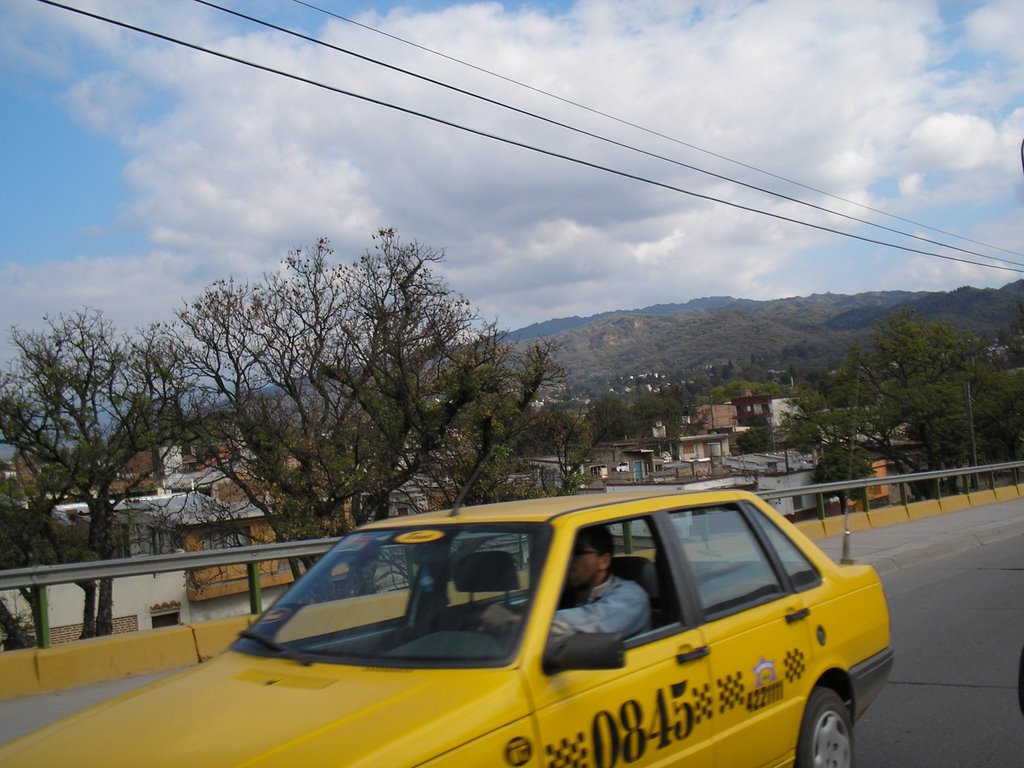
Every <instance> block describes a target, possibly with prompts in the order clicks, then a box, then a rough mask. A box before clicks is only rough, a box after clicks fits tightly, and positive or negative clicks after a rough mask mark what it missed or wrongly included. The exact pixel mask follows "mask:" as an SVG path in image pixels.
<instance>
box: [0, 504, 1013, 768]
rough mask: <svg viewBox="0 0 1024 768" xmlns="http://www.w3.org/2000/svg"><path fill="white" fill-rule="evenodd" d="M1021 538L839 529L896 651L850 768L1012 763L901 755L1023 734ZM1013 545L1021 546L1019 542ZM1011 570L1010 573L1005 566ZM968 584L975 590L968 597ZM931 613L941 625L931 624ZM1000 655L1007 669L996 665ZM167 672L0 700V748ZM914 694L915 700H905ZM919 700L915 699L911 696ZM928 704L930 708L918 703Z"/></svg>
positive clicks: (998, 508) (960, 517)
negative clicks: (968, 672) (887, 620)
mask: <svg viewBox="0 0 1024 768" xmlns="http://www.w3.org/2000/svg"><path fill="white" fill-rule="evenodd" d="M843 538H844V537H843V536H835V537H830V538H827V539H824V540H822V541H820V542H818V543H819V545H820V546H821V547H822V548H823V549H824V550H825V551H826V552H827V553H828V554H829V555H831V556H832V557H833V558H835V559H837V560H838V559H840V557H841V556H842V554H843V551H842V550H843ZM1022 541H1024V500H1019V501H1012V502H1004V503H1001V504H991V505H987V506H984V507H979V508H977V509H972V510H965V511H963V512H956V513H952V514H949V515H942V516H939V517H935V518H931V519H929V520H923V521H919V522H914V523H907V524H904V525H899V526H891V527H888V528H880V529H877V530H871V531H857V532H855V533H853V534H851V535H850V539H849V554H850V555H851V556H852V557H853V559H854V560H856V561H858V562H865V563H871V564H872V565H874V566H875V567H876V568H877V569H878V570H879V572H880V573H881V574H882V575H883V579H884V580H885V583H886V591H887V594H888V595H889V598H890V601H891V602H892V604H893V609H894V610H893V633H894V638H895V641H896V647H897V662H896V666H895V668H894V674H893V683H892V684H891V685H890V686H888V687H887V688H886V690H885V691H883V693H882V695H881V696H880V697H879V700H878V701H877V702H876V703H875V705H874V707H873V708H872V709H871V710H869V712H868V714H867V716H866V717H865V718H864V719H863V720H862V721H861V723H859V724H858V726H857V735H858V738H859V739H860V744H859V747H858V754H859V755H860V757H861V760H862V763H861V768H887V767H888V766H892V767H893V768H896V767H897V766H898V767H899V768H914V766H928V767H929V768H932V767H933V766H936V767H939V766H961V765H964V766H965V765H972V766H974V765H985V766H988V765H990V766H1000V765H1007V766H1013V767H1014V768H1019V766H1021V765H1024V743H1021V744H1020V748H1019V751H1018V752H1017V759H1016V760H1015V762H1012V763H1001V762H998V760H999V759H1001V758H1000V757H999V756H998V755H995V754H994V753H993V756H992V759H993V760H997V762H978V761H977V760H974V759H971V760H966V759H965V760H953V761H950V760H946V759H939V760H938V761H937V762H914V761H913V759H912V758H914V759H916V754H917V753H918V751H919V748H918V747H917V746H913V745H915V744H918V743H919V742H921V741H925V742H932V741H934V742H935V743H936V744H947V742H949V743H950V745H949V747H948V748H949V749H950V750H951V751H950V752H949V754H950V755H953V754H956V755H961V754H965V753H963V752H962V751H958V750H957V749H956V748H955V745H954V744H953V743H952V742H954V741H956V740H959V739H960V738H961V737H960V736H958V735H957V734H960V735H963V734H964V733H966V732H967V731H970V736H971V739H970V740H969V741H963V743H964V744H974V745H976V744H978V743H982V744H984V743H986V742H989V741H991V742H993V743H994V742H997V741H999V740H1000V739H1004V737H1005V734H1004V733H1003V731H1004V730H1006V729H1009V730H1010V731H1012V736H1013V738H1016V737H1017V736H1019V735H1020V734H1021V733H1024V719H1022V718H1021V717H1020V712H1019V710H1017V709H1016V691H1015V689H1013V688H1012V687H1011V686H1010V685H1009V683H1008V681H1007V679H1005V676H1006V673H1007V671H1010V672H1012V675H1011V677H1012V680H1014V681H1015V680H1016V678H1015V677H1013V675H1015V674H1016V667H1015V666H1013V665H1015V664H1016V660H1017V658H1018V654H1019V652H1020V646H1021V641H1022V640H1024V637H1022V636H1021V635H1016V636H1011V635H1012V632H1008V631H1007V627H1008V626H1009V625H1006V626H1004V625H1003V624H1002V623H1001V622H1002V621H1003V619H1005V617H1006V615H1007V614H1004V615H1003V616H1002V618H1000V616H999V615H998V614H999V612H1000V610H1002V609H1006V610H1008V611H1012V612H1013V615H1014V616H1016V619H1019V618H1020V617H1019V616H1017V614H1020V613H1021V606H1022V605H1024V602H1022V600H1021V596H1022V595H1024V554H1021V555H1020V558H1019V559H1015V558H1017V555H1016V554H1013V552H1014V550H1013V549H1012V547H1013V546H1016V545H1020V544H1021V543H1022ZM1002 542H1006V544H1007V546H1010V547H1011V549H1010V550H1009V552H1010V553H1009V554H1006V555H1005V557H1004V555H1003V550H1002V549H993V548H992V547H995V546H996V545H997V544H998V545H1000V546H1001V544H1000V543H1002ZM1021 552H1022V553H1024V546H1022V547H1021ZM990 554H991V555H994V556H995V557H996V563H995V564H994V565H993V566H991V567H988V566H980V565H977V564H973V565H972V564H970V563H971V562H973V561H970V560H969V561H967V564H965V563H964V562H961V561H959V560H956V559H955V558H949V561H950V563H951V564H946V563H945V560H946V559H947V558H948V556H950V555H956V556H963V557H967V558H971V557H972V555H974V556H980V557H981V558H983V559H984V558H986V557H988V556H989V555H990ZM936 558H943V560H936ZM1013 563H1016V564H1017V565H1012V564H1013ZM1017 566H1020V568H1021V570H1019V571H1014V570H1013V569H1014V568H1016V567H1017ZM965 572H967V573H968V575H965ZM997 574H1003V576H1004V578H997V577H996V575H997ZM929 585H931V587H932V588H931V589H929V588H928V587H929ZM972 590H978V594H977V595H975V594H974V593H973V591H972ZM947 594H955V595H956V596H957V599H959V600H961V601H962V602H963V604H964V607H963V608H957V609H953V608H951V607H950V605H951V603H949V602H948V601H947V600H946V597H945V596H946V595H947ZM928 610H931V611H933V612H934V613H935V616H933V617H932V619H931V620H928V621H925V620H924V619H923V617H924V616H925V615H926V613H927V611H928ZM943 618H944V619H945V621H943V620H940V619H943ZM968 626H974V627H977V628H978V629H979V632H978V633H973V632H972V633H968V632H962V631H961V630H963V629H964V628H965V627H968ZM1010 657H1012V659H1013V665H1011V664H1010V661H1009V660H1008V659H1009V658H1010ZM965 658H968V659H974V660H978V659H989V660H991V661H993V662H994V667H992V668H991V669H989V670H988V672H986V673H985V674H986V675H987V677H984V678H983V679H981V678H979V679H978V680H975V681H971V680H967V679H965V678H963V676H962V675H961V674H960V673H959V672H957V673H956V674H954V673H953V672H952V671H951V672H950V673H949V674H948V675H945V676H943V674H942V672H943V671H944V670H946V669H949V670H956V669H958V665H960V664H961V662H962V660H963V659H965ZM1011 667H1012V668H1011ZM993 670H994V671H993ZM167 674H171V673H170V672H163V673H157V674H154V675H146V676H143V677H137V678H128V679H125V680H116V681H112V682H108V683H98V684H95V685H88V686H83V687H81V688H77V689H71V690H67V691H59V692H56V693H50V694H43V695H39V696H32V697H25V698H21V699H14V700H11V701H0V743H2V742H4V741H9V740H11V739H13V738H15V737H16V736H19V735H21V734H23V733H27V732H28V731H30V730H33V729H35V728H38V727H40V726H42V725H45V724H46V723H49V722H51V721H53V720H57V719H59V718H61V717H64V716H65V715H68V714H71V713H72V712H75V711H77V710H79V709H82V708H84V707H86V706H89V705H90V704H93V703H96V702H99V701H104V700H106V699H108V698H110V697H112V696H114V695H116V694H118V693H121V692H123V691H126V690H130V689H132V688H135V687H137V686H139V685H142V684H144V683H146V682H149V681H151V680H155V679H159V678H160V677H163V676H165V675H167ZM941 680H947V681H948V682H947V683H942V682H940V681H941ZM915 692H916V693H917V694H923V696H917V695H913V694H915ZM922 700H923V701H924V702H925V704H921V703H920V702H921V701H922ZM1004 700H1005V701H1004ZM940 702H941V706H940V705H939V704H940ZM1006 702H1009V703H1006ZM930 703H934V704H935V705H936V706H934V707H932V706H929V704H930ZM1011 704H1012V706H1011ZM1007 711H1009V712H1010V717H1009V718H1008V719H1007V718H1005V717H1003V716H1002V715H1004V714H1005V713H1006V712H1007ZM988 713H998V714H999V715H1000V717H999V718H997V719H988V720H986V719H985V718H986V717H988V716H989V714H988ZM974 714H979V715H981V720H980V721H979V722H973V719H972V718H973V715H974ZM1014 729H1015V730H1014ZM911 736H913V738H911ZM958 743H959V742H958ZM1010 743H1011V744H1018V743H1019V742H1018V741H1012V742H1010ZM964 749H967V747H964ZM910 753H914V754H910ZM984 754H989V753H987V752H985V753H984ZM896 756H900V758H901V759H896ZM940 757H941V755H940ZM903 759H906V760H909V762H904V761H903ZM985 759H988V758H985Z"/></svg>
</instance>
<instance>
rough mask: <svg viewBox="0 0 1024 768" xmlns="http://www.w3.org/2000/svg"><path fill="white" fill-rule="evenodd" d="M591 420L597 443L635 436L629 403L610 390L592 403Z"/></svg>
mask: <svg viewBox="0 0 1024 768" xmlns="http://www.w3.org/2000/svg"><path fill="white" fill-rule="evenodd" d="M590 420H591V422H592V424H593V428H592V429H593V439H594V442H595V443H604V442H609V441H612V440H625V439H626V438H628V437H631V436H633V422H632V418H631V416H630V413H629V405H628V403H626V401H625V400H623V399H622V398H621V397H620V396H618V395H614V394H612V393H610V392H605V393H604V394H603V395H601V396H600V397H598V398H597V399H596V400H594V402H593V403H592V404H591V407H590Z"/></svg>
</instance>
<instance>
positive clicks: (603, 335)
mask: <svg viewBox="0 0 1024 768" xmlns="http://www.w3.org/2000/svg"><path fill="white" fill-rule="evenodd" d="M1021 302H1024V280H1018V281H1017V282H1015V283H1010V284H1008V285H1005V286H1003V287H1002V288H998V289H996V288H970V287H964V288H958V289H957V290H955V291H947V292H935V293H932V292H908V291H878V292H871V293H859V294H853V295H844V294H834V293H825V294H814V295H812V296H807V297H793V298H786V299H775V300H771V301H752V300H749V299H735V298H732V297H728V296H723V297H710V298H702V299H695V300H693V301H689V302H687V303H685V304H659V305H655V306H651V307H645V308H643V309H635V310H622V311H616V312H605V313H602V314H599V315H593V316H592V317H585V318H581V317H570V318H561V319H557V320H549V321H547V322H543V323H537V324H534V325H531V326H528V327H526V328H522V329H520V330H518V331H514V332H512V333H511V334H510V336H511V338H512V339H516V340H527V339H536V338H542V337H547V338H551V339H552V340H554V341H555V342H556V343H557V344H558V347H559V352H558V354H557V358H558V360H559V361H560V362H561V363H562V364H563V365H564V366H565V367H566V369H567V371H568V374H569V383H570V385H571V386H572V387H573V388H582V389H585V390H588V391H591V392H599V391H603V390H606V389H607V387H608V386H610V385H611V386H614V384H615V382H617V381H621V380H622V379H623V378H628V377H629V376H637V375H642V374H650V373H659V374H661V375H663V376H667V377H669V378H670V379H692V378H694V377H695V376H696V377H698V378H699V377H700V376H710V377H711V378H712V379H715V378H717V379H719V381H720V380H722V379H727V378H729V377H730V376H741V375H742V376H744V377H746V378H752V379H756V378H757V377H758V376H761V377H762V378H764V377H770V376H771V375H772V374H771V372H773V371H774V372H776V375H778V374H779V373H783V374H791V375H794V376H810V377H812V378H813V377H814V376H816V375H818V374H820V373H821V372H822V371H824V370H826V369H827V368H828V367H829V366H830V365H831V364H833V363H834V362H836V361H838V360H839V359H841V358H842V357H843V356H844V355H845V354H846V352H847V350H849V348H850V345H851V344H853V343H854V342H856V341H858V340H862V339H865V338H867V337H868V336H869V335H870V333H871V331H872V329H873V327H874V326H875V324H876V323H877V322H878V321H879V320H881V319H882V318H883V317H884V316H885V315H886V314H888V313H890V312H892V311H894V310H897V309H911V310H913V311H914V312H915V313H917V314H918V315H919V316H920V317H922V318H925V319H929V320H943V321H947V322H950V323H952V324H954V325H956V326H958V327H961V328H964V329H966V330H969V331H972V332H974V333H977V334H978V335H980V336H982V337H984V338H988V339H992V340H995V339H996V338H997V336H998V334H999V333H1001V332H1003V331H1005V330H1007V329H1008V328H1009V326H1010V325H1011V323H1013V322H1014V320H1015V319H1016V318H1017V316H1018V314H1019V310H1018V305H1019V304H1020V303H1021ZM713 383H715V382H713Z"/></svg>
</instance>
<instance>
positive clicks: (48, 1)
mask: <svg viewBox="0 0 1024 768" xmlns="http://www.w3.org/2000/svg"><path fill="white" fill-rule="evenodd" d="M38 2H40V3H43V4H44V5H49V6H52V7H55V8H60V9H62V10H66V11H70V12H72V13H77V14H79V15H81V16H85V17H88V18H91V19H95V20H97V21H102V22H104V23H107V24H111V25H113V26H117V27H121V28H122V29H128V30H131V31H133V32H138V33H140V34H144V35H148V36H150V37H153V38H156V39H158V40H163V41H165V42H168V43H172V44H174V45H180V46H182V47H184V48H188V49H190V50H194V51H198V52H200V53H205V54H208V55H210V56H215V57H217V58H220V59H224V60H226V61H232V62H234V63H236V64H241V65H243V66H246V67H250V68H252V69H256V70H260V71H263V72H267V73H269V74H274V75H278V76H280V77H285V78H288V79H290V80H294V81H296V82H301V83H305V84H307V85H311V86H313V87H315V88H320V89H323V90H326V91H329V92H332V93H336V94H339V95H342V96H349V97H351V98H354V99H358V100H360V101H364V102H367V103H370V104H375V105H377V106H380V107H385V108H387V109H391V110H394V111H396V112H400V113H402V114H407V115H411V116H414V117H419V118H422V119H424V120H429V121H431V122H434V123H437V124H439V125H445V126H448V127H450V128H454V129H456V130H459V131H463V132H465V133H469V134H472V135H475V136H480V137H482V138H486V139H491V140H493V141H498V142H501V143H503V144H507V145H509V146H514V147H519V148H521V149H525V150H529V151H531V152H535V153H537V154H541V155H544V156H547V157H552V158H556V159H559V160H564V161H566V162H569V163H573V164H575V165H579V166H582V167H585V168H591V169H593V170H598V171H602V172H605V173H609V174H612V175H615V176H619V177H621V178H626V179H632V180H633V181H638V182H641V183H644V184H649V185H651V186H655V187H659V188H662V189H666V190H670V191H673V192H678V193H680V194H683V195H688V196H690V197H694V198H697V199H701V200H707V201H709V202H715V203H719V204H721V205H726V206H729V207H731V208H735V209H738V210H743V211H748V212H750V213H757V214H760V215H762V216H767V217H769V218H772V219H776V220H778V221H785V222H788V223H791V224H798V225H800V226H804V227H807V228H809V229H815V230H818V231H821V232H829V233H831V234H835V235H840V236H842V237H848V238H850V239H853V240H858V241H860V242H865V243H871V244H874V245H880V246H883V247H887V248H893V249H896V250H900V251H904V252H907V253H916V254H920V255H923V256H930V257H933V258H938V259H944V260H947V261H954V262H959V263H963V264H972V265H974V266H978V267H984V268H987V269H998V270H1003V271H1007V272H1017V273H1024V269H1018V268H1015V267H1011V266H1004V265H999V264H987V263H983V262H978V261H974V260H971V259H965V258H961V257H957V256H950V255H948V254H941V253H935V252H933V251H925V250H922V249H919V248H912V247H910V246H906V245H900V244H898V243H890V242H887V241H884V240H878V239H875V238H870V237H865V236H863V235H857V234H853V233H852V232H844V231H842V230H839V229H835V228H833V227H828V226H825V225H822V224H815V223H813V222H808V221H803V220H801V219H796V218H793V217H790V216H785V215H782V214H778V213H772V212H771V211H765V210H762V209H760V208H755V207H753V206H748V205H743V204H741V203H736V202H733V201H730V200H725V199H723V198H719V197H715V196H713V195H707V194H704V193H701V192H695V191H693V190H688V189H684V188H682V187H677V186H675V185H672V184H668V183H666V182H661V181H657V180H655V179H649V178H646V177H643V176H640V175H638V174H635V173H630V172H628V171H624V170H621V169H616V168H611V167H609V166H605V165H601V164H599V163H594V162H591V161H589V160H583V159H582V158H577V157H573V156H571V155H566V154H564V153H561V152H555V151H553V150H549V149H544V148H543V147H537V146H534V145H531V144H527V143H525V142H522V141H519V140H516V139H512V138H509V137H505V136H500V135H498V134H494V133H489V132H487V131H483V130H480V129H477V128H472V127H470V126H466V125H462V124H459V123H456V122H453V121H451V120H447V119H445V118H442V117H438V116H436V115H430V114H427V113H425V112H419V111H417V110H414V109H411V108H409V107H403V106H401V105H398V104H393V103H391V102H387V101H383V100H382V99H377V98H374V97H372V96H367V95H365V94H360V93H356V92H354V91H350V90H347V89H344V88H339V87H337V86H333V85H329V84H327V83H322V82H320V81H317V80H313V79H311V78H308V77H304V76H302V75H297V74H294V73H291V72H286V71H284V70H281V69H277V68H274V67H270V66H268V65H266V64H260V63H258V62H253V61H249V60H246V59H243V58H240V57H238V56H234V55H232V54H229V53H224V52H223V51H218V50H215V49H212V48H207V47H205V46H202V45H199V44H198V43H192V42H189V41H187V40H182V39H180V38H175V37H172V36H170V35H166V34H164V33H162V32H157V31H155V30H151V29H146V28H145V27H140V26H137V25H134V24H131V23H128V22H125V21H121V20H119V19H114V18H111V17H108V16H103V15H100V14H97V13H93V12H91V11H86V10H83V9H81V8H74V7H72V6H69V5H65V4H64V3H59V2H56V0H38Z"/></svg>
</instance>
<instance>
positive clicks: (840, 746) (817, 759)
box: [814, 711, 852, 768]
mask: <svg viewBox="0 0 1024 768" xmlns="http://www.w3.org/2000/svg"><path fill="white" fill-rule="evenodd" d="M851 760H852V756H851V755H850V734H849V732H848V731H847V730H846V723H844V722H843V719H842V718H841V717H839V715H837V714H836V713H835V712H831V711H830V712H824V713H823V714H822V715H821V717H819V718H818V722H817V723H815V725H814V768H849V767H850V765H851V764H852V762H851Z"/></svg>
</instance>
